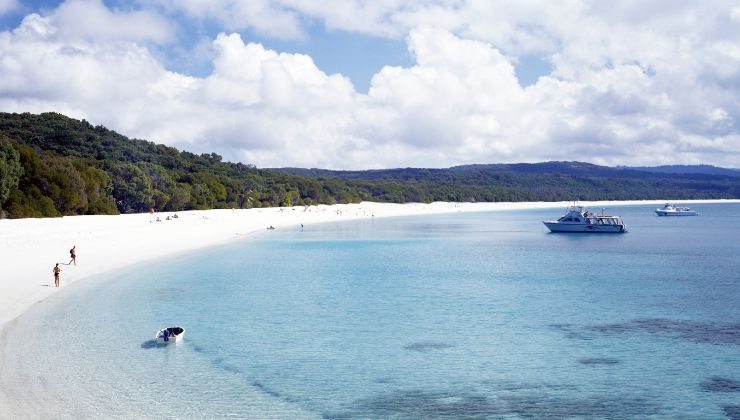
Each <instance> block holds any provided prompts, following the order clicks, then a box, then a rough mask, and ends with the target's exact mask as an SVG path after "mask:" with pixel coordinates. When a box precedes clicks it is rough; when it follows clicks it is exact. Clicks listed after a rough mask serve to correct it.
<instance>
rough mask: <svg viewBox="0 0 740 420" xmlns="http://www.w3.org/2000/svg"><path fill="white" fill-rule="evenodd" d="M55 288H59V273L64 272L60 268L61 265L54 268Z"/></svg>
mask: <svg viewBox="0 0 740 420" xmlns="http://www.w3.org/2000/svg"><path fill="white" fill-rule="evenodd" d="M53 271H54V286H55V287H59V273H61V272H62V269H61V268H59V263H57V265H55V266H54V270H53Z"/></svg>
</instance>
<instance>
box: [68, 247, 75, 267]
mask: <svg viewBox="0 0 740 420" xmlns="http://www.w3.org/2000/svg"><path fill="white" fill-rule="evenodd" d="M75 248H77V245H72V249H70V250H69V257H70V258H71V260H69V264H72V263H75V265H77V254H75ZM69 264H67V265H69Z"/></svg>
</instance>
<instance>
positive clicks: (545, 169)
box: [272, 161, 740, 180]
mask: <svg viewBox="0 0 740 420" xmlns="http://www.w3.org/2000/svg"><path fill="white" fill-rule="evenodd" d="M669 168H675V170H669ZM681 168H686V169H685V170H683V171H682V170H681ZM272 170H275V171H279V172H283V173H289V174H293V175H300V176H308V177H315V178H318V177H329V178H331V177H334V178H342V179H356V180H359V179H365V180H370V179H374V180H375V179H419V178H420V177H425V176H429V175H435V176H440V175H445V174H447V175H449V176H464V175H465V174H472V173H498V174H531V175H534V174H551V175H554V174H557V175H568V176H573V177H589V178H617V179H645V180H651V179H658V178H665V177H666V176H667V177H668V178H670V179H705V178H706V179H713V180H716V179H719V178H716V176H719V177H720V178H722V177H727V176H740V170H734V169H725V168H719V167H716V166H710V165H697V166H657V167H627V166H618V167H609V166H599V165H594V164H591V163H585V162H575V161H574V162H557V161H552V162H540V163H493V164H473V165H461V166H453V167H451V168H435V169H431V168H396V169H374V170H361V171H335V170H329V169H316V168H311V169H304V168H273V169H272ZM656 174H657V175H656ZM705 176H706V177H705Z"/></svg>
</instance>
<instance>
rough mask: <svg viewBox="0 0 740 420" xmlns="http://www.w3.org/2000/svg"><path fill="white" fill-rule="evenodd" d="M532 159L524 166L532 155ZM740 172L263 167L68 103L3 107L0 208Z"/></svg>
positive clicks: (655, 182)
mask: <svg viewBox="0 0 740 420" xmlns="http://www.w3.org/2000/svg"><path fill="white" fill-rule="evenodd" d="M522 165H523V166H522ZM738 197H740V177H735V176H731V175H706V174H666V173H663V174H655V173H652V174H651V173H648V172H644V171H634V170H624V169H617V168H607V167H601V166H596V165H589V164H582V163H578V162H548V163H544V164H534V165H528V164H520V165H519V166H517V165H470V166H464V167H456V168H449V169H396V170H384V171H326V170H315V169H297V168H294V169H289V168H286V169H258V168H255V167H254V166H252V165H245V164H242V163H229V162H223V161H222V159H221V156H219V155H217V154H215V153H211V154H200V155H197V154H193V153H190V152H187V151H179V150H177V149H175V148H172V147H168V146H164V145H160V144H155V143H152V142H149V141H144V140H135V139H129V138H127V137H125V136H123V135H121V134H118V133H116V132H114V131H112V130H108V129H107V128H105V127H103V126H100V125H98V126H93V125H91V124H90V123H88V122H87V121H84V120H83V121H78V120H75V119H71V118H68V117H65V116H63V115H61V114H57V113H45V114H40V115H34V114H29V113H23V114H9V113H0V217H11V218H18V217H49V216H63V215H78V214H118V213H132V212H146V211H149V210H150V209H152V208H153V209H155V210H157V211H179V210H186V209H211V208H252V207H266V206H293V205H313V204H334V203H353V202H359V201H363V200H367V201H382V202H397V203H401V202H412V201H413V202H431V201H559V200H572V199H581V200H627V199H653V198H654V199H658V198H661V199H662V198H672V199H687V198H738Z"/></svg>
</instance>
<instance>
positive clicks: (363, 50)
mask: <svg viewBox="0 0 740 420" xmlns="http://www.w3.org/2000/svg"><path fill="white" fill-rule="evenodd" d="M0 111H3V112H32V113H40V112H50V111H54V112H59V113H62V114H65V115H68V116H70V117H74V118H79V119H85V120H87V121H89V122H90V123H92V124H93V125H98V124H101V125H104V126H106V127H108V128H110V129H113V130H116V131H118V132H120V133H121V134H124V135H126V136H129V137H135V138H141V139H147V140H150V141H153V142H155V143H164V144H167V145H170V146H174V147H177V148H179V149H181V150H189V151H192V152H195V153H210V152H215V153H218V154H220V155H222V156H223V157H224V159H225V160H229V161H233V162H236V161H239V162H244V163H250V164H254V165H257V166H258V167H284V166H296V167H314V168H329V169H378V168H395V167H427V168H436V167H448V166H453V165H462V164H471V163H500V162H541V161H553V160H557V161H564V160H567V161H573V160H577V161H585V162H591V163H596V164H602V165H610V166H613V165H665V164H712V165H717V166H724V167H740V128H739V127H740V3H738V2H737V1H736V0H705V1H701V2H697V1H689V0H662V1H657V0H655V1H645V0H639V1H638V0H622V1H618V2H602V1H596V0H592V1H585V0H562V1H557V2H553V1H544V0H542V1H535V0H518V1H512V0H507V1H504V0H418V1H402V0H372V1H369V0H336V1H326V0H249V1H247V0H132V1H123V0H110V1H104V0H66V1H59V0H56V1H55V0H36V1H20V0H0Z"/></svg>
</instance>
